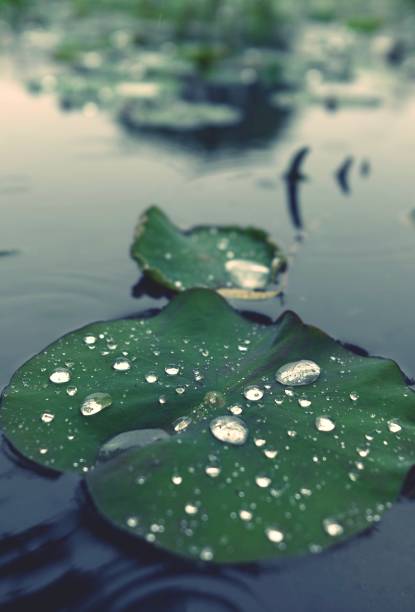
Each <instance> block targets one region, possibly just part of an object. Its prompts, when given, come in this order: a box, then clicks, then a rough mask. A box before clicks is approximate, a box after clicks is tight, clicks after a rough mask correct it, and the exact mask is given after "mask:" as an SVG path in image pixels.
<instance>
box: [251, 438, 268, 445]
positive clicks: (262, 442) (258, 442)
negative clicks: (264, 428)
mask: <svg viewBox="0 0 415 612" xmlns="http://www.w3.org/2000/svg"><path fill="white" fill-rule="evenodd" d="M266 443H267V441H266V440H264V438H254V444H255V446H259V447H261V446H265V444H266Z"/></svg>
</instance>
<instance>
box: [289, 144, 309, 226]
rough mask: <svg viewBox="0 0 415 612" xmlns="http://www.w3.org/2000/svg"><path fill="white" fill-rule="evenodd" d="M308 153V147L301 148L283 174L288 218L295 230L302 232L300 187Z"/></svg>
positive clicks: (304, 177) (303, 179)
mask: <svg viewBox="0 0 415 612" xmlns="http://www.w3.org/2000/svg"><path fill="white" fill-rule="evenodd" d="M309 153H310V147H302V148H301V149H299V150H298V151H297V152H296V153H295V154H294V156H293V157H292V159H291V161H290V164H289V166H288V169H287V171H286V173H285V177H284V178H285V183H286V193H287V204H288V211H289V213H290V218H291V221H292V224H293V226H294V228H295V229H297V230H302V229H303V227H304V225H303V219H302V214H301V206H300V185H301V183H302V182H303V181H305V180H306V179H307V176H306V175H305V174H304V173H303V165H304V163H305V159H306V157H307V156H308V155H309Z"/></svg>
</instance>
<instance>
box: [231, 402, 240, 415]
mask: <svg viewBox="0 0 415 612" xmlns="http://www.w3.org/2000/svg"><path fill="white" fill-rule="evenodd" d="M228 410H229V412H231V413H232V414H234V415H235V416H238V415H240V414H242V408H241V406H238V405H237V404H235V406H229V408H228Z"/></svg>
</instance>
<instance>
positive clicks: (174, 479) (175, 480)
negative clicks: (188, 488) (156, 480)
mask: <svg viewBox="0 0 415 612" xmlns="http://www.w3.org/2000/svg"><path fill="white" fill-rule="evenodd" d="M171 481H172V483H173V484H174V485H180V484H182V482H183V478H182V477H181V476H179V475H178V474H174V475H173V476H172V477H171Z"/></svg>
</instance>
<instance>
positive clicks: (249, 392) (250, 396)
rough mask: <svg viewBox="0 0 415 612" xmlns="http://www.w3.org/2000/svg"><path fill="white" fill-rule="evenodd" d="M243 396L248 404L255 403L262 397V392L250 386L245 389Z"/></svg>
mask: <svg viewBox="0 0 415 612" xmlns="http://www.w3.org/2000/svg"><path fill="white" fill-rule="evenodd" d="M244 396H245V398H246V399H247V400H248V401H250V402H257V401H259V400H260V399H262V398H263V397H264V392H263V390H262V389H261V388H260V387H257V386H255V385H250V386H249V387H245V389H244Z"/></svg>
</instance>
